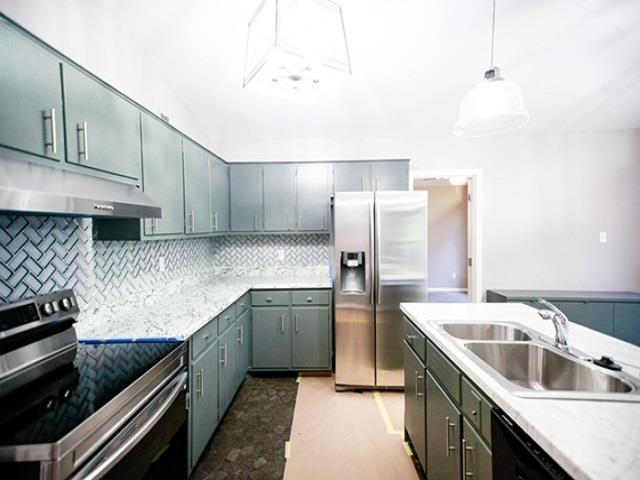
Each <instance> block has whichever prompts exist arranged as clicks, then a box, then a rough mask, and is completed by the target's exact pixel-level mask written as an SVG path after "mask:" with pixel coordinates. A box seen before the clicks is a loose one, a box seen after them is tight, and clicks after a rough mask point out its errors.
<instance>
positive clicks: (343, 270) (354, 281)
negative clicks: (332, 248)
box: [340, 252, 365, 294]
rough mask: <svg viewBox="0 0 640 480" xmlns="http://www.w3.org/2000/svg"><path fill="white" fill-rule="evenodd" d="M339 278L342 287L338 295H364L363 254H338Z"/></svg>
mask: <svg viewBox="0 0 640 480" xmlns="http://www.w3.org/2000/svg"><path fill="white" fill-rule="evenodd" d="M340 253H341V257H342V261H341V262H340V278H341V280H342V286H341V288H340V293H346V294H362V293H365V262H364V252H340Z"/></svg>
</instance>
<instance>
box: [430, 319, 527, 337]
mask: <svg viewBox="0 0 640 480" xmlns="http://www.w3.org/2000/svg"><path fill="white" fill-rule="evenodd" d="M441 327H442V329H443V330H444V331H445V332H447V333H448V334H449V335H452V336H454V337H456V338H460V339H462V340H496V341H518V342H527V341H530V340H532V339H533V338H532V336H531V335H530V334H529V333H527V332H526V331H525V330H523V329H521V328H517V327H515V326H512V325H508V324H503V323H462V322H456V323H443V324H441Z"/></svg>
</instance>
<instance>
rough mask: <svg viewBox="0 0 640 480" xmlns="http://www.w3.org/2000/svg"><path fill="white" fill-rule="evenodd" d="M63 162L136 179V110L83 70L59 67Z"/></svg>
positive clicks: (137, 132) (138, 139)
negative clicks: (64, 147)
mask: <svg viewBox="0 0 640 480" xmlns="http://www.w3.org/2000/svg"><path fill="white" fill-rule="evenodd" d="M63 78H64V94H65V117H66V138H67V148H68V151H67V161H68V162H69V163H73V164H77V165H82V166H85V167H88V168H93V169H96V170H100V171H103V172H109V173H114V174H116V175H121V176H123V177H128V178H133V179H138V178H140V111H139V110H138V109H137V108H136V107H135V106H134V105H133V104H132V103H130V102H129V101H128V100H125V99H124V98H123V97H122V96H120V95H119V94H117V93H116V92H114V91H113V90H111V89H110V88H107V87H106V86H105V85H103V84H102V83H100V82H98V81H97V80H95V79H94V78H93V77H90V76H89V75H87V74H86V73H84V72H82V71H80V70H79V69H77V68H75V67H73V66H71V65H64V66H63Z"/></svg>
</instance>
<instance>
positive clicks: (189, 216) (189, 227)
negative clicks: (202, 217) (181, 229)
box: [187, 209, 196, 233]
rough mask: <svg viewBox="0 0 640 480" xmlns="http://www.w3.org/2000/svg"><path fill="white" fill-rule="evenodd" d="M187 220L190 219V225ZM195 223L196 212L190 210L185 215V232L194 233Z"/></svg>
mask: <svg viewBox="0 0 640 480" xmlns="http://www.w3.org/2000/svg"><path fill="white" fill-rule="evenodd" d="M189 219H191V223H189ZM195 223H196V211H195V210H193V209H192V210H191V211H190V212H189V213H187V232H189V231H191V233H193V232H194V231H195Z"/></svg>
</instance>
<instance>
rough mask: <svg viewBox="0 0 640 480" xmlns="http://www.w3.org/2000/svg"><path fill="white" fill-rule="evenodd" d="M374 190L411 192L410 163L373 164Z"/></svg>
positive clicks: (372, 179) (372, 178)
mask: <svg viewBox="0 0 640 480" xmlns="http://www.w3.org/2000/svg"><path fill="white" fill-rule="evenodd" d="M371 181H372V183H373V190H375V191H384V190H409V162H408V161H394V162H372V163H371Z"/></svg>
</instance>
